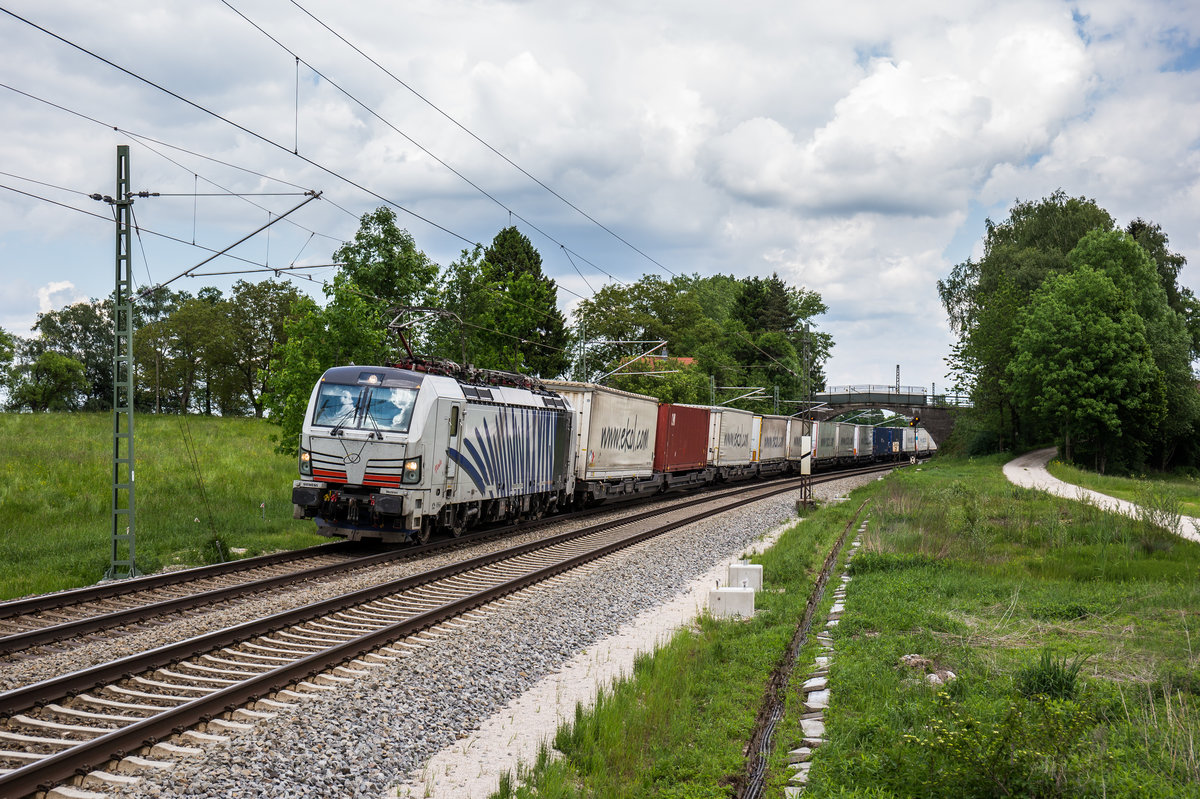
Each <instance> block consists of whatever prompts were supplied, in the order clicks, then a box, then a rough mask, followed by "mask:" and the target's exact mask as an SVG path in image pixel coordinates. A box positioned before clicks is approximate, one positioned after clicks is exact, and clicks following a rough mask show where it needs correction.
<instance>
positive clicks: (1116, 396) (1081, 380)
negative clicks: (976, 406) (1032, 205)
mask: <svg viewBox="0 0 1200 799" xmlns="http://www.w3.org/2000/svg"><path fill="white" fill-rule="evenodd" d="M1016 327H1017V334H1016V336H1015V339H1014V342H1013V343H1014V351H1015V357H1014V359H1013V360H1012V362H1011V364H1010V365H1009V375H1010V377H1011V379H1012V385H1013V387H1014V389H1016V393H1015V397H1016V401H1017V402H1018V403H1019V404H1020V405H1021V406H1022V407H1027V408H1028V410H1029V412H1030V413H1031V414H1032V415H1036V416H1038V417H1039V418H1041V419H1043V420H1045V421H1046V422H1047V423H1049V424H1051V425H1053V426H1054V427H1055V428H1056V429H1057V430H1058V431H1059V432H1060V434H1061V437H1062V440H1063V442H1064V454H1065V456H1066V457H1067V458H1068V459H1071V458H1073V457H1075V456H1076V455H1077V450H1082V451H1083V453H1084V454H1086V455H1090V456H1091V457H1092V458H1093V459H1094V463H1095V466H1096V468H1097V470H1098V471H1100V472H1104V471H1105V470H1106V468H1107V466H1108V460H1109V458H1110V457H1111V455H1112V453H1113V452H1114V451H1116V450H1117V448H1118V442H1119V443H1120V444H1122V445H1123V446H1122V447H1121V448H1122V449H1128V448H1129V446H1131V445H1132V446H1137V445H1138V444H1139V443H1140V442H1139V440H1138V437H1137V435H1136V431H1137V430H1138V429H1139V428H1145V427H1151V428H1153V427H1154V426H1155V425H1157V423H1158V422H1159V421H1160V420H1161V419H1162V417H1163V416H1164V415H1165V413H1166V407H1165V400H1164V396H1163V391H1162V384H1161V380H1160V373H1159V371H1158V369H1157V367H1156V366H1155V363H1154V357H1153V354H1152V353H1151V350H1150V345H1149V344H1148V343H1147V339H1146V334H1145V327H1146V326H1145V323H1144V322H1143V320H1142V318H1141V316H1139V314H1138V313H1137V310H1136V309H1135V308H1134V304H1133V302H1131V301H1130V298H1129V296H1128V295H1127V294H1126V293H1125V292H1124V291H1122V290H1121V288H1119V287H1118V285H1117V284H1116V283H1115V282H1114V281H1113V280H1112V279H1111V278H1110V277H1109V276H1108V275H1107V274H1105V272H1104V271H1103V270H1097V269H1093V268H1092V267H1091V266H1088V265H1087V264H1081V265H1080V266H1079V267H1078V268H1077V269H1075V270H1074V271H1072V272H1070V273H1068V274H1056V275H1051V276H1050V277H1049V278H1047V279H1046V281H1045V282H1044V284H1043V285H1042V286H1041V288H1039V289H1038V290H1037V291H1035V292H1034V294H1033V296H1032V298H1031V302H1030V304H1029V305H1028V307H1027V308H1026V309H1025V310H1024V311H1022V312H1021V313H1020V314H1019V315H1018V317H1017V320H1016Z"/></svg>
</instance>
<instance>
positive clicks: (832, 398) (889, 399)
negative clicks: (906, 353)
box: [814, 384, 973, 408]
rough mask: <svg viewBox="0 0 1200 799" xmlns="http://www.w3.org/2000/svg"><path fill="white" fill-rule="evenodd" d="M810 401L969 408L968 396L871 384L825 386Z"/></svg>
mask: <svg viewBox="0 0 1200 799" xmlns="http://www.w3.org/2000/svg"><path fill="white" fill-rule="evenodd" d="M814 399H816V400H818V401H820V402H825V403H828V404H830V405H852V404H864V403H880V404H882V405H889V404H890V405H906V406H909V407H922V406H924V407H931V408H969V407H971V406H972V404H973V403H972V402H971V397H970V395H968V394H946V393H941V394H934V393H933V392H931V391H929V390H928V389H926V388H925V387H924V386H899V387H897V386H895V385H875V384H862V385H853V386H829V387H828V388H826V389H825V390H824V391H821V392H819V393H817V394H816V395H815V396H814Z"/></svg>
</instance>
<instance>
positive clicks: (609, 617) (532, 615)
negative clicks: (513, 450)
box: [14, 475, 877, 798]
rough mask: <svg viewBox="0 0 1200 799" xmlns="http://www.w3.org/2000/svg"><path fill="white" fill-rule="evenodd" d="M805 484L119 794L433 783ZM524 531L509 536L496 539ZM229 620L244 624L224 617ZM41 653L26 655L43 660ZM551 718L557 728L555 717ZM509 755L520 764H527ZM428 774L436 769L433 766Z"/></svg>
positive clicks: (760, 530)
mask: <svg viewBox="0 0 1200 799" xmlns="http://www.w3.org/2000/svg"><path fill="white" fill-rule="evenodd" d="M875 479H877V476H875V475H865V476H859V477H853V478H847V479H845V480H839V481H835V482H832V483H827V484H824V485H819V486H817V487H815V489H814V494H815V495H816V496H817V498H818V499H823V498H829V497H833V496H836V495H839V494H844V493H846V492H848V491H850V490H851V489H852V488H854V487H856V486H858V485H862V484H865V483H867V482H869V481H871V480H875ZM797 496H798V494H797V493H796V492H792V493H788V494H783V495H780V496H778V497H774V498H771V499H768V500H763V501H760V502H757V503H755V504H753V505H750V506H746V507H743V508H740V509H738V510H737V511H735V512H728V513H723V514H720V515H718V516H715V517H713V518H711V519H708V520H706V521H704V522H699V523H696V524H693V525H690V526H688V527H686V528H682V529H680V530H677V531H674V532H672V533H669V534H667V535H666V536H662V537H659V538H657V539H654V540H653V541H651V542H647V543H644V544H640V545H638V546H635V547H633V548H631V549H628V550H624V551H622V552H619V553H616V554H614V555H612V556H609V557H607V558H604V559H602V560H601V561H597V562H596V563H594V564H592V565H591V566H589V567H588V568H587V569H586V570H584V572H583V573H582V574H579V573H572V574H569V575H564V576H562V577H560V578H558V579H556V580H554V581H552V582H551V583H549V584H545V585H543V586H538V587H535V588H533V589H529V590H527V591H524V592H522V593H520V594H519V595H517V596H516V597H514V598H512V599H510V600H509V601H507V602H505V603H503V604H501V605H500V606H499V607H495V608H491V609H488V610H486V611H484V612H483V619H482V620H481V621H477V622H475V623H473V624H470V625H468V626H465V627H463V628H462V629H459V630H456V631H453V632H439V633H438V634H439V635H440V636H441V637H438V638H435V639H432V640H427V641H425V642H423V646H422V648H420V649H412V650H409V651H407V652H406V653H405V654H403V655H402V656H400V657H398V658H397V659H396V660H395V661H394V662H392V663H389V664H387V665H385V666H381V667H379V668H375V669H373V670H371V672H370V674H369V676H367V677H364V678H361V679H360V680H359V681H358V682H356V684H355V685H353V686H352V687H350V688H345V689H338V690H337V691H330V692H328V693H320V694H314V695H312V697H311V698H308V699H306V700H304V701H303V702H302V703H301V704H300V705H299V707H298V708H297V709H295V710H288V711H283V712H281V713H279V715H278V716H277V717H276V718H274V719H272V720H269V721H264V722H260V723H258V724H256V725H255V726H254V728H253V730H251V731H250V732H246V733H243V734H241V735H239V736H237V737H234V738H232V739H231V740H230V741H229V742H228V743H225V744H217V745H212V746H209V747H208V748H206V750H205V752H204V754H203V755H199V756H195V757H193V758H190V759H186V760H181V761H179V763H178V764H177V765H176V767H175V768H174V769H173V770H172V771H171V772H170V773H169V774H168V775H166V776H156V777H148V778H147V779H146V780H144V781H143V782H142V783H141V784H139V785H137V786H133V787H130V788H126V789H123V790H120V791H115V792H113V795H120V796H130V797H214V798H215V797H268V796H270V797H292V796H294V797H311V796H347V797H350V796H369V797H378V796H396V795H397V792H396V786H399V785H401V784H404V783H406V782H408V783H409V784H410V785H420V784H422V774H423V768H424V766H425V765H426V763H427V762H428V761H429V760H430V758H431V757H433V756H434V755H435V754H437V753H438V752H441V751H443V750H448V751H452V750H453V746H454V745H455V743H456V742H459V741H461V740H463V739H465V738H467V737H468V736H469V735H471V734H472V733H473V732H474V731H476V730H477V729H479V728H480V726H481V725H483V724H484V723H485V722H486V721H487V720H488V719H489V718H490V717H492V716H493V715H494V714H496V713H497V712H498V711H500V710H501V709H503V708H504V707H505V706H506V705H508V703H510V702H511V701H513V700H515V699H516V698H518V697H520V696H521V695H522V694H523V693H524V692H525V691H527V690H528V689H530V688H531V687H532V686H534V685H535V684H537V683H538V682H539V681H540V680H542V679H543V678H545V677H547V676H548V675H552V674H555V673H556V672H558V671H559V670H560V669H561V668H562V667H563V665H564V664H565V663H567V662H568V661H570V660H571V659H572V658H573V657H575V656H576V655H577V654H578V653H580V652H582V651H584V650H587V649H589V648H590V647H593V646H595V645H596V644H597V642H600V641H602V640H604V639H606V638H609V637H610V636H612V635H613V634H614V633H616V632H618V631H619V630H620V629H621V627H622V625H625V624H627V623H628V622H630V621H631V620H633V619H635V618H636V617H638V615H639V614H641V613H643V612H645V611H647V610H650V609H652V608H656V607H658V606H661V605H664V604H665V603H668V602H670V601H671V600H672V598H673V597H676V596H677V595H678V594H680V592H682V591H683V590H684V589H685V588H687V587H688V585H689V583H691V582H692V581H693V580H694V579H695V578H696V577H697V576H699V575H703V574H705V573H706V572H709V571H710V570H711V569H713V568H714V567H715V566H719V565H721V564H723V563H726V562H728V561H729V560H730V559H731V558H732V557H734V556H735V555H736V554H737V553H740V552H741V551H742V550H743V549H744V548H745V547H746V546H747V545H749V544H751V543H752V542H753V541H754V540H755V539H757V538H759V537H761V536H762V535H763V534H764V533H766V532H767V531H769V530H772V529H773V528H777V527H778V526H779V525H781V524H783V523H784V522H786V521H788V520H789V519H791V518H792V517H793V516H794V514H795V501H796V498H797ZM540 535H545V533H541V534H540ZM516 540H517V539H516V538H508V539H505V540H504V541H503V542H501V543H497V544H496V545H495V546H496V547H497V548H499V547H503V546H508V545H511V544H512V543H515V541H516ZM446 557H450V556H446ZM436 560H437V559H436V558H434V559H425V560H422V561H421V563H420V565H419V566H416V565H409V566H403V565H402V566H397V567H396V568H395V569H394V571H395V572H397V575H396V576H401V574H403V573H406V572H411V571H417V570H423V569H426V568H431V567H432V566H434V565H436ZM378 580H379V576H378V572H372V576H370V577H368V576H366V575H362V576H360V577H358V578H345V579H340V580H336V581H328V582H324V583H320V584H316V585H312V586H308V587H306V588H303V589H296V590H294V591H290V592H287V594H286V595H281V596H280V597H264V598H262V599H260V600H258V601H255V602H250V603H245V604H240V605H238V606H237V607H236V608H231V609H228V610H226V611H219V612H215V613H213V614H207V615H206V616H203V617H195V618H190V619H186V620H183V621H180V622H177V623H173V624H170V625H164V627H163V628H162V630H161V633H162V635H163V636H164V637H166V638H170V639H172V640H178V638H179V635H180V633H179V628H180V627H181V626H184V627H187V626H190V625H194V626H195V627H196V628H197V629H196V630H195V632H194V633H193V634H199V633H202V632H206V631H209V630H212V629H215V628H216V624H217V623H218V621H217V619H218V618H225V617H228V616H233V615H236V616H244V617H245V618H244V619H243V620H249V619H250V618H253V617H256V616H257V615H261V613H262V612H263V610H262V607H270V608H273V609H274V610H281V609H283V605H282V604H281V602H282V601H286V603H287V605H288V606H292V605H293V603H294V604H304V603H305V602H313V601H317V600H318V599H321V598H323V595H324V594H326V593H328V594H334V593H343V592H345V591H348V590H352V588H353V583H354V582H356V581H361V582H363V583H366V582H368V581H370V582H377V581H378ZM299 595H303V596H302V597H301V596H299ZM302 600H303V601H302ZM210 617H211V618H210ZM231 623H236V622H234V621H228V620H224V621H220V622H219V624H221V625H227V624H231ZM168 627H169V628H170V631H169V632H168V631H167V628H168ZM159 632H160V630H150V631H148V632H147V633H141V634H139V635H138V636H132V637H133V638H137V639H139V640H138V641H137V644H138V646H136V647H134V645H133V643H132V642H127V643H125V644H124V646H125V647H126V648H137V649H143V648H145V647H146V646H148V645H152V644H153V642H148V641H147V639H146V636H147V635H149V636H151V637H153V636H154V635H156V634H158V633H159ZM122 640H123V639H117V640H116V641H114V642H108V644H107V647H108V648H107V651H113V647H117V648H120V647H121V646H122ZM102 648H103V647H102V645H101V644H98V643H97V644H89V645H87V646H86V647H84V650H86V652H87V654H86V655H85V657H84V661H83V662H93V658H101V657H103V656H102V654H101V653H100V651H98V650H100V649H102ZM93 649H96V650H97V651H92V650H93ZM63 654H64V656H66V657H70V658H71V659H72V660H73V661H74V663H75V664H76V667H78V666H79V664H80V663H81V660H80V651H79V650H76V651H73V652H71V653H69V654H67V653H63ZM115 656H117V655H112V654H110V655H108V657H110V658H111V657H115ZM57 657H58V656H57V655H56V656H52V657H51V658H49V660H54V659H55V658H57ZM39 660H41V659H39ZM36 663H37V661H27V662H24V663H22V664H19V665H20V666H22V667H30V668H34V667H35V666H36ZM14 665H17V664H14ZM47 668H49V666H47ZM35 670H36V668H35ZM21 671H22V676H20V677H19V678H18V679H19V680H20V682H22V683H23V682H25V681H28V680H29V679H30V677H29V675H28V673H25V672H26V669H25V668H22V669H21ZM33 679H37V678H36V677H35V678H33ZM548 726H549V729H547V731H546V734H548V735H550V734H552V733H553V726H552V722H550V723H548ZM498 765H501V766H502V769H512V768H515V762H514V763H509V764H498ZM502 769H501V770H502ZM424 780H425V781H426V782H427V781H428V780H429V777H428V775H425V777H424ZM423 793H424V790H422V791H420V792H418V793H416V794H415V795H422V794H423Z"/></svg>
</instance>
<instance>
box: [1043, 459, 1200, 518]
mask: <svg viewBox="0 0 1200 799" xmlns="http://www.w3.org/2000/svg"><path fill="white" fill-rule="evenodd" d="M1047 468H1048V469H1049V471H1050V474H1052V475H1054V476H1055V477H1057V478H1058V479H1059V480H1062V481H1063V482H1065V483H1071V484H1072V485H1077V486H1083V487H1084V488H1090V489H1091V490H1093V491H1099V492H1100V493H1101V494H1108V495H1109V496H1110V497H1116V498H1117V499H1124V500H1128V501H1129V502H1138V501H1140V500H1141V499H1142V498H1143V497H1144V496H1145V495H1146V492H1147V490H1152V491H1157V492H1161V493H1163V494H1166V495H1168V496H1170V497H1173V498H1174V499H1175V500H1176V501H1177V502H1178V503H1179V512H1180V513H1182V514H1183V515H1185V516H1200V479H1197V478H1195V477H1190V476H1187V475H1161V474H1159V475H1155V476H1154V478H1153V479H1148V478H1146V477H1142V478H1140V479H1134V478H1130V477H1111V476H1109V475H1103V474H1096V473H1095V472H1089V471H1086V470H1085V469H1079V468H1077V467H1075V466H1072V465H1071V464H1069V463H1063V462H1062V461H1059V460H1052V461H1051V462H1050V464H1049V465H1048V467H1047Z"/></svg>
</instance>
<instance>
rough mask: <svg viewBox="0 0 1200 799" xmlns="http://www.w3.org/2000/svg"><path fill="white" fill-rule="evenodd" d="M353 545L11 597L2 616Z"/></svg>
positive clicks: (339, 544)
mask: <svg viewBox="0 0 1200 799" xmlns="http://www.w3.org/2000/svg"><path fill="white" fill-rule="evenodd" d="M351 548H352V547H350V546H348V545H347V542H345V541H332V542H329V543H325V544H318V545H316V546H313V547H307V548H305V549H295V550H292V551H290V552H272V553H271V554H268V555H257V556H255V557H253V558H242V559H240V560H231V561H227V562H226V563H216V564H212V565H209V566H197V567H195V568H191V569H180V570H179V571H173V572H166V573H164V574H151V575H149V576H146V577H134V578H132V579H129V580H113V581H110V582H105V583H100V584H98V585H91V586H86V587H84V588H72V589H70V590H68V591H57V592H55V593H53V594H42V595H39V596H32V597H26V598H24V599H10V600H7V601H4V602H0V619H7V618H11V617H13V616H24V615H27V614H30V613H40V612H42V611H46V610H55V609H57V608H62V607H67V606H69V605H79V604H82V603H84V602H92V601H95V600H98V599H110V598H112V597H117V596H122V595H124V594H130V593H133V592H135V591H152V590H155V589H158V588H166V587H168V586H172V585H178V584H180V583H188V582H194V581H196V580H203V579H207V578H209V577H221V576H223V575H226V574H229V573H231V572H238V571H245V570H246V569H248V568H250V569H253V568H259V567H263V566H275V565H279V564H282V563H288V562H290V561H293V560H303V559H304V558H310V557H314V556H317V555H330V554H337V553H339V552H342V551H345V550H347V549H351Z"/></svg>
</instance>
